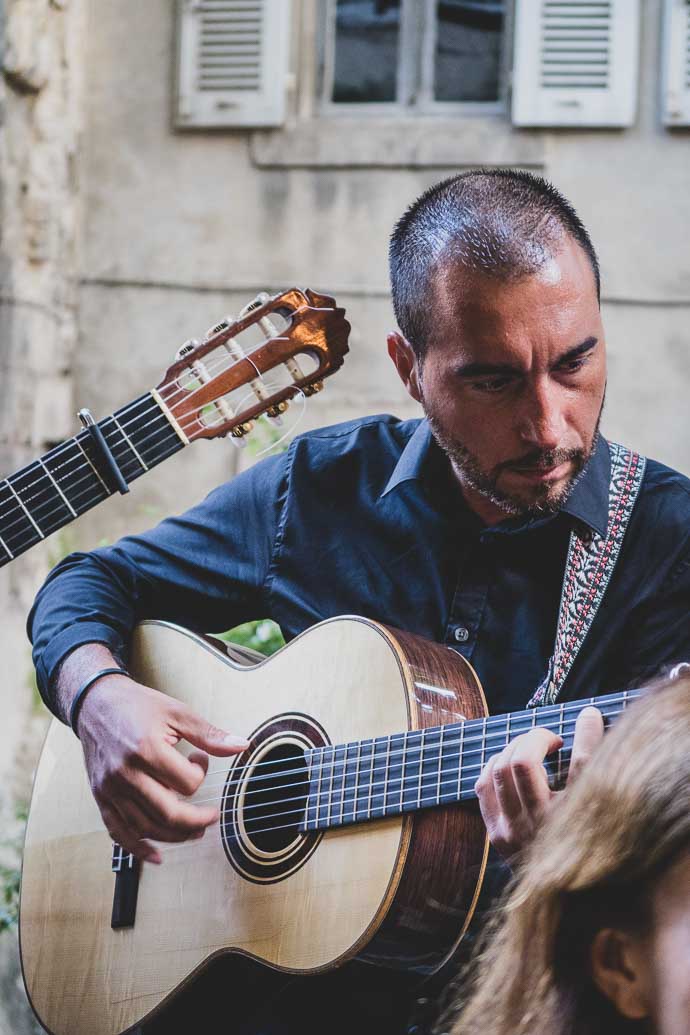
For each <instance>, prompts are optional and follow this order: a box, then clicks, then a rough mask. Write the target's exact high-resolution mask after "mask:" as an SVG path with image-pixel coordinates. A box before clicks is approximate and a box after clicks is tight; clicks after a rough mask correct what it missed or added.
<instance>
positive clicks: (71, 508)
mask: <svg viewBox="0 0 690 1035" xmlns="http://www.w3.org/2000/svg"><path fill="white" fill-rule="evenodd" d="M38 462H39V464H40V465H41V467H42V468H43V470H44V471H45V472H46V474H47V475H48V477H49V478H50V480H51V482H52V483H53V485H54V486H55V488H56V489H57V491H58V492H59V493H60V495H61V496H62V498H63V500H64V501H65V504H66V505H67V507H68V508H69V509H70V511H71V513H72V517H76V516H77V512H76V510H75V509H74V507H73V506H72V504H71V503H70V501H69V500H68V499H67V497H66V496H65V494H64V492H63V491H62V489H61V488H60V486H59V485H58V483H57V482H56V481H55V479H54V478H53V476H52V474H51V473H50V471H49V470H48V468H47V467H46V465H45V464H44V463H43V460H42V459H41V458H40V457H39V460H38Z"/></svg>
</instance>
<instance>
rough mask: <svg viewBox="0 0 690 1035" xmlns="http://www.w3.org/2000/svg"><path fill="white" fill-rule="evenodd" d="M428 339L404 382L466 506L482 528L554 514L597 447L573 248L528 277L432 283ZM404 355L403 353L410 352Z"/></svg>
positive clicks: (590, 361) (585, 309)
mask: <svg viewBox="0 0 690 1035" xmlns="http://www.w3.org/2000/svg"><path fill="white" fill-rule="evenodd" d="M429 305H431V306H433V313H432V319H431V326H432V335H431V339H430V341H429V345H428V349H427V352H426V356H425V358H424V362H423V364H422V365H421V368H420V365H419V363H418V362H414V363H411V365H410V369H409V372H408V376H407V377H406V376H405V373H404V369H403V368H404V363H403V364H402V367H401V363H400V362H399V361H398V359H396V355H395V354H394V353H395V352H396V346H395V341H394V340H395V339H396V338H398V341H399V345H398V351H399V349H400V347H401V344H404V339H400V338H399V336H395V335H393V336H391V338H390V339H389V349H390V351H391V355H393V358H394V361H395V362H396V365H397V367H398V371H399V373H400V375H401V377H402V378H403V380H404V381H405V382H406V386H407V388H408V390H409V391H410V393H411V394H412V395H413V396H414V397H415V398H418V400H419V401H420V402H421V403H422V405H423V407H424V410H425V412H426V414H427V416H428V418H429V421H430V423H431V427H432V430H433V432H434V435H435V437H436V439H437V441H438V442H439V444H440V445H441V447H442V448H443V449H444V450H445V451H446V453H447V454H448V455H449V457H450V459H451V461H452V464H453V468H454V471H455V473H456V476H457V477H458V479H459V481H460V484H461V486H462V489H463V493H464V495H465V498H466V499H467V502H468V503H469V505H470V506H471V507H472V508H473V509H474V510H475V511H476V512H477V513H478V514H479V516H480V517H482V518H483V520H484V521H486V522H487V523H490V524H491V523H495V522H496V521H500V520H502V519H503V518H505V517H506V515H508V514H523V515H528V514H537V513H540V512H541V513H543V512H548V511H552V510H555V509H557V508H558V506H560V505H561V504H562V503H563V502H564V501H565V499H566V497H567V495H568V493H569V491H570V490H571V488H572V486H573V483H574V480H575V479H576V478H577V475H578V474H579V473H580V472H581V471H582V469H583V468H584V465H585V464H586V462H587V460H588V459H589V457H590V455H591V453H592V451H593V449H594V446H595V444H596V433H597V428H598V423H599V418H600V414H601V410H602V406H603V402H604V391H605V386H606V357H605V343H604V330H603V326H602V323H601V317H600V313H599V306H598V303H597V297H596V287H595V282H594V275H593V273H592V269H591V267H590V265H589V262H588V261H587V258H586V256H585V253H584V252H583V251H582V249H581V248H580V247H579V245H578V244H577V243H576V242H575V241H573V240H572V238H570V237H567V238H564V241H563V244H562V246H561V248H560V251H557V253H556V254H555V256H554V257H553V258H552V259H551V260H549V262H548V263H547V264H546V265H545V266H544V267H543V268H542V269H541V270H539V272H537V273H536V274H534V275H530V276H526V277H522V278H519V279H517V280H513V281H505V280H501V279H499V278H496V277H488V276H486V275H485V274H481V273H475V272H472V271H469V270H467V269H466V268H465V267H463V266H459V265H457V264H452V265H448V266H446V267H444V268H442V269H441V270H440V272H439V275H438V276H437V278H436V281H435V290H434V296H433V297H432V298H430V300H429ZM408 348H409V346H408Z"/></svg>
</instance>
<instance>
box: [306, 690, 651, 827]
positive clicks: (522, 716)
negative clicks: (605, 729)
mask: <svg viewBox="0 0 690 1035" xmlns="http://www.w3.org/2000/svg"><path fill="white" fill-rule="evenodd" d="M641 693H642V691H639V690H633V691H625V692H624V693H619V694H608V695H606V696H604V697H596V698H591V699H589V700H579V701H567V702H563V703H562V704H558V705H551V706H546V707H542V708H529V709H526V710H525V711H520V712H509V713H508V714H506V715H493V716H489V717H487V718H483V719H470V720H469V721H467V722H462V723H451V724H448V725H445V726H433V727H429V728H427V729H423V730H410V731H408V732H406V733H394V734H391V736H388V737H376V738H374V739H371V740H360V741H353V742H351V743H348V744H335V745H328V746H327V747H323V748H315V749H313V750H310V751H307V752H306V762H307V769H308V773H309V795H308V798H307V806H306V811H305V818H304V820H303V822H302V823H301V824H300V829H301V830H303V831H306V830H326V829H329V828H331V827H338V826H344V825H346V824H348V823H360V822H363V821H364V820H370V819H381V818H382V817H384V816H395V815H401V814H403V813H406V812H416V811H418V810H419V809H423V808H430V807H431V806H434V805H445V804H450V803H452V802H459V801H470V800H472V799H473V798H476V796H477V795H476V792H475V789H474V787H475V783H476V782H477V780H478V778H479V775H480V773H481V771H482V769H483V768H484V766H485V765H486V763H487V761H488V760H489V758H490V757H491V756H492V755H495V754H498V753H499V752H500V751H502V750H503V748H504V747H506V745H507V744H508V743H509V742H510V741H511V740H513V739H514V738H515V737H517V736H518V735H519V734H521V733H526V732H527V731H528V730H530V729H533V728H534V727H535V726H541V727H545V728H546V729H548V730H551V731H552V732H553V733H557V734H558V735H559V736H560V737H562V739H563V746H562V748H560V749H559V750H558V751H557V752H554V754H553V755H550V756H548V758H547V760H546V762H545V769H546V771H547V774H548V777H549V781H550V783H551V785H552V786H553V787H557V786H560V785H561V784H562V783H563V782H564V780H565V778H566V776H567V773H568V768H569V765H570V756H571V753H572V746H573V739H574V735H575V722H576V720H577V716H578V715H579V714H580V712H581V711H582V710H583V709H584V708H586V707H587V706H589V705H594V706H595V707H596V708H598V709H599V710H600V711H601V712H602V715H603V716H604V722H605V724H607V725H608V723H610V722H611V721H612V720H613V719H614V718H615V716H616V715H619V714H620V712H621V711H623V709H624V708H625V707H626V705H627V704H628V703H629V702H630V701H632V700H633V699H635V698H636V697H639V696H640V694H641Z"/></svg>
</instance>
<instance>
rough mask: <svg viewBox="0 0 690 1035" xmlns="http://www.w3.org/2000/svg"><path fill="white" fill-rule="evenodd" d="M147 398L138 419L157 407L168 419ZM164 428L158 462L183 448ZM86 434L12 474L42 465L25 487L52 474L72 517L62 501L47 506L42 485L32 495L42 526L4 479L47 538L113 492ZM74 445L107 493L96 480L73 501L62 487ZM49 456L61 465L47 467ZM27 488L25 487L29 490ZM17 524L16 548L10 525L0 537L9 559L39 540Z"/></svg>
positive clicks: (21, 510)
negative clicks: (92, 454) (89, 449)
mask: <svg viewBox="0 0 690 1035" xmlns="http://www.w3.org/2000/svg"><path fill="white" fill-rule="evenodd" d="M147 398H148V411H147V410H146V409H143V410H142V411H141V412H140V413H139V415H138V419H141V418H144V417H146V416H147V413H149V412H153V411H156V418H155V419H156V420H158V419H161V420H162V421H165V415H164V414H162V412H161V411H160V408H159V407H157V406H156V404H155V402H154V401H153V399H152V397H150V396H148V397H142V399H141V400H139V403H141V402H146V400H147ZM135 405H136V404H132V406H130V407H128V409H131V408H133V407H134V406H135ZM119 413H121V411H118V414H119ZM106 420H107V419H106ZM118 423H119V422H118ZM106 430H109V429H106ZM162 431H164V432H166V434H167V443H166V448H165V451H164V452H163V453H162V454H160V453H159V455H158V456H156V458H155V459H156V462H160V461H162V460H163V459H166V458H167V457H168V456H170V455H172V453H173V452H177V451H178V450H179V449H181V448H182V443H181V441H180V439H179V438H178V437H177V436H176V435H175V434H174V429H172V428H171V426H170V425H169V424H168V425H167V427H166V426H165V425H164V426H163V427H162V428H161V429H158V431H157V432H156V433H155V437H158V435H160V433H161V432H162ZM124 434H125V436H126V433H124ZM85 436H86V437H88V432H86V431H85V432H82V433H80V435H78V436H75V437H74V438H72V439H70V440H69V441H68V442H65V443H61V444H60V445H59V446H56V447H55V448H54V449H52V450H50V451H49V452H48V453H47V454H45V457H43V458H40V459H39V460H37V461H33V462H32V463H31V464H29V465H27V466H26V467H25V468H22V469H21V470H20V471H18V472H17V473H16V474H15V475H13V476H12V477H13V479H14V480H15V481H16V480H18V479H19V478H20V477H21V476H23V475H27V474H28V475H31V473H32V472H33V471H37V470H38V469H39V468H43V473H42V474H41V477H40V478H39V479H34V481H33V482H31V483H30V484H29V485H28V486H27V487H26V489H30V488H34V487H35V486H36V485H37V484H40V481H41V479H43V478H45V475H46V474H47V475H48V477H49V478H50V480H51V481H52V482H53V484H54V485H55V488H56V489H57V490H58V492H59V494H60V497H61V498H62V499H63V501H64V504H65V506H66V507H67V508H68V510H69V512H70V514H71V517H70V516H69V515H68V514H66V513H65V512H63V510H62V504H60V508H58V509H56V508H53V509H51V510H49V511H46V507H47V506H48V505H49V504H50V503H51V500H50V498H47V497H46V495H45V489H43V490H42V491H41V492H40V493H36V494H35V497H34V496H32V497H31V499H32V500H33V499H34V498H37V506H36V508H35V512H36V516H37V518H38V516H39V513H40V514H41V515H42V516H41V517H40V521H41V523H42V525H43V527H41V524H39V523H38V520H35V519H34V517H33V516H32V514H31V513H30V511H29V509H28V507H27V506H26V504H25V503H24V501H23V500H22V499H21V497H20V496H19V494H18V493H17V492H16V490H15V489H14V486H13V485H12V484H11V483H10V481H9V479H6V480H5V481H6V484H7V486H8V489H9V491H10V492H11V494H12V498H13V503H14V504H15V505H17V506H18V508H19V509H18V511H17V514H18V515H19V514H22V515H25V516H26V518H28V520H29V522H30V524H31V526H32V528H33V529H34V530H35V532H36V533H37V535H38V536H39V537H40V538H41V539H45V538H46V536H47V535H50V534H52V532H54V531H56V530H57V529H58V528H60V527H62V526H63V525H64V524H66V523H67V522H68V521H70V520H71V519H72V517H76V516H78V513H83V511H84V510H86V509H88V508H89V507H91V506H94V505H95V504H96V503H98V502H101V500H102V499H104V498H106V497H107V496H108V495H110V494H111V493H110V490H109V489H108V487H107V485H106V483H105V482H104V480H103V478H102V477H101V475H100V473H99V472H98V470H97V468H96V467H95V465H94V464H93V461H92V460H91V458H90V456H89V455H88V453H87V451H86V449H85V445H84V437H85ZM148 437H152V436H148ZM170 443H172V444H173V447H172V448H170ZM119 444H120V443H111V448H112V449H113V452H118V451H119V450H118V445H119ZM122 444H123V445H124V443H122ZM148 445H150V443H147V446H148ZM74 447H76V449H78V450H79V452H80V453H81V455H82V456H83V457H84V460H85V461H86V464H88V466H89V468H90V469H91V472H92V473H93V474H94V475H95V477H96V478H97V479H98V481H99V482H100V485H101V486H102V487H103V489H104V490H105V495H103V494H102V492H101V489H100V488H98V487H97V486H95V485H93V483H92V484H91V485H90V486H89V487H88V488H85V489H84V490H82V491H80V492H79V494H78V495H77V496H73V501H70V499H69V498H68V497H67V496H66V494H65V493H64V492H63V491H62V488H61V485H60V484H59V482H60V481H61V480H64V479H65V478H66V476H67V472H66V468H67V466H68V465H71V464H73V463H74V461H75V459H77V457H76V456H74V455H73V456H71V457H70V456H69V455H68V451H69V449H70V448H74ZM155 448H156V449H160V444H159V445H157V446H156V447H155ZM48 460H59V461H60V464H59V468H57V469H56V470H54V471H51V470H50V469H48V468H47V461H48ZM119 462H120V466H121V467H122V468H124V467H125V463H123V461H122V459H120V461H119ZM135 462H137V463H138V458H136V457H135ZM140 466H141V465H140ZM80 469H85V466H84V465H83V464H81V466H80V468H77V472H78V471H79V470H80ZM144 469H148V466H147V465H146V464H145V463H144ZM74 473H75V472H74V471H72V472H71V475H70V476H71V477H73V475H74ZM126 473H127V477H128V480H133V477H136V476H138V475H139V474H141V473H143V470H142V469H139V470H136V471H135V472H132V473H129V472H126ZM85 480H86V477H85V476H82V477H81V478H79V479H78V482H77V484H78V483H81V482H83V481H85ZM56 483H57V484H56ZM64 484H65V487H67V485H66V482H64ZM26 489H25V490H24V491H26ZM94 489H95V490H96V493H95V495H93V494H92V490H94ZM82 501H83V504H82ZM73 503H76V507H77V509H76V510H75V506H74V505H73ZM23 520H24V517H22V521H23ZM17 525H19V519H18V518H17V519H16V520H14V521H13V522H12V523H11V526H10V527H12V528H15V529H16V531H15V532H14V533H12V536H13V539H16V540H17V543H16V545H15V544H14V543H13V548H12V547H10V545H9V542H8V539H9V536H8V532H7V529H4V531H5V535H4V536H3V537H2V539H1V540H0V543H1V544H2V546H3V549H4V550H5V552H6V553H7V555H8V559H10V560H13V559H14V558H15V556H17V554H18V553H21V552H23V550H25V549H28V548H29V547H30V546H31V545H33V543H34V542H35V541H36V538H35V536H34V535H33V533H30V532H29V529H28V527H24V528H21V527H19V528H17V527H16V526H17ZM2 563H6V562H0V564H2Z"/></svg>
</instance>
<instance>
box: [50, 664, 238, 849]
mask: <svg viewBox="0 0 690 1035" xmlns="http://www.w3.org/2000/svg"><path fill="white" fill-rule="evenodd" d="M96 646H97V645H95V644H93V645H92V644H88V645H85V647H83V648H79V649H78V650H77V651H75V652H74V653H75V655H77V654H80V652H81V651H87V650H88V649H89V648H91V647H93V648H96ZM97 649H98V650H99V653H100V652H101V651H104V650H107V649H106V648H102V647H100V645H99V648H97ZM108 653H109V652H108ZM83 658H84V655H82V658H81V659H78V658H75V659H72V656H71V655H70V657H68V659H67V662H65V665H63V669H62V671H61V674H60V680H59V686H58V690H59V697H60V700H61V701H62V704H63V711H66V708H67V705H68V704H69V701H70V684H71V688H73V692H76V686H77V685H79V684H78V683H77V682H76V680H73V679H71V678H70V677H69V671H68V672H66V671H65V669H68V670H69V669H72V670H75V662H76V665H77V666H78V668H79V669H80V670H81V671H84V665H83V664H79V662H80V660H81V661H83ZM110 658H112V655H110ZM69 662H72V664H68V663H69ZM110 663H111V664H112V663H114V659H113V660H112V661H111V662H110ZM100 667H106V666H104V665H100ZM94 670H96V671H97V670H98V666H94V665H93V664H91V671H94ZM72 695H73V693H72ZM77 732H78V734H79V737H80V739H81V742H82V746H83V749H84V761H85V764H86V771H87V773H88V777H89V782H90V784H91V790H92V792H93V795H94V798H95V799H96V803H97V805H98V807H99V809H100V812H101V816H102V817H103V822H104V823H105V826H106V828H107V830H108V832H109V834H110V836H111V837H112V838H113V840H114V841H117V842H118V843H119V844H121V845H122V847H123V848H124V849H125V851H127V852H132V854H133V855H134V856H136V858H138V859H141V860H143V861H144V860H145V861H147V862H154V863H160V862H162V857H161V854H160V851H159V850H158V849H157V848H156V847H155V845H153V844H151V840H155V841H171V842H179V841H189V840H192V839H197V838H200V837H203V835H204V832H205V830H206V828H207V827H208V826H210V825H211V824H212V823H214V822H216V821H217V820H218V818H219V810H218V809H217V808H215V807H214V806H202V805H192V804H191V803H189V802H185V801H181V800H180V798H179V795H183V796H189V795H191V794H194V793H195V791H197V790H198V788H199V786H200V785H201V783H202V782H203V780H204V777H205V776H206V772H207V769H208V756H209V754H211V755H219V756H228V755H234V754H237V753H238V752H240V751H243V750H244V749H245V748H246V747H248V742H247V741H246V740H244V739H242V738H241V737H234V736H232V735H231V734H229V733H227V732H226V731H225V730H222V729H219V728H218V727H216V726H212V725H211V724H210V723H209V722H207V721H206V720H205V719H202V718H201V717H200V716H198V715H196V714H195V713H194V712H193V711H192V710H191V709H190V708H188V707H187V705H185V704H182V703H181V702H180V701H176V700H175V699H174V698H172V697H168V696H167V694H163V693H160V692H159V691H158V690H153V689H152V688H151V687H148V686H142V685H141V684H140V683H136V682H135V681H134V680H133V679H131V678H130V677H129V676H128V675H126V674H123V675H119V674H115V675H108V676H103V677H102V678H101V679H99V680H98V681H97V682H96V683H95V684H94V685H93V686H92V687H91V689H90V690H89V691H88V692H87V694H86V697H85V698H84V703H83V704H82V706H81V708H80V711H79V715H78V719H77ZM183 739H184V740H186V741H188V742H189V743H190V744H193V745H194V747H196V748H198V749H200V750H198V751H194V752H192V753H190V755H189V757H188V758H186V757H185V756H184V755H183V754H182V753H181V752H180V751H178V750H177V749H176V747H175V745H176V744H178V742H179V741H180V740H183Z"/></svg>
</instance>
